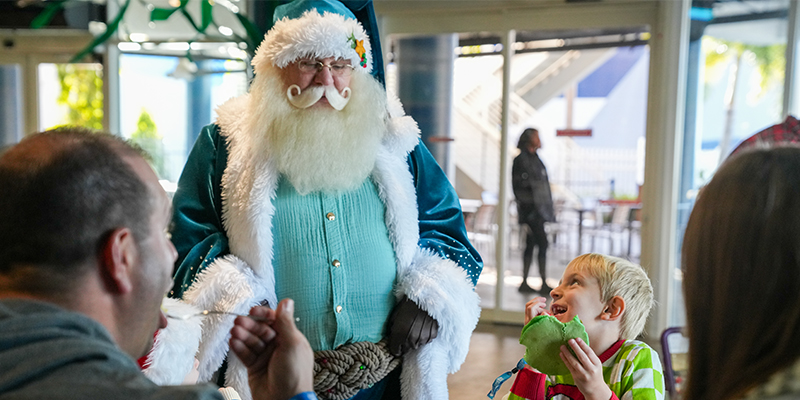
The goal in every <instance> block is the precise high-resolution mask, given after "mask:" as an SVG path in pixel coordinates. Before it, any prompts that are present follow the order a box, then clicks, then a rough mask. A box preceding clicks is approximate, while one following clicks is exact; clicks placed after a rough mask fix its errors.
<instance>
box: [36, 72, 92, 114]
mask: <svg viewBox="0 0 800 400" xmlns="http://www.w3.org/2000/svg"><path fill="white" fill-rule="evenodd" d="M38 73H39V79H38V83H39V89H38V90H39V129H40V130H46V129H51V128H55V127H57V126H61V125H77V126H82V127H85V128H89V129H97V130H102V129H103V66H102V65H101V64H45V63H43V64H39V66H38Z"/></svg>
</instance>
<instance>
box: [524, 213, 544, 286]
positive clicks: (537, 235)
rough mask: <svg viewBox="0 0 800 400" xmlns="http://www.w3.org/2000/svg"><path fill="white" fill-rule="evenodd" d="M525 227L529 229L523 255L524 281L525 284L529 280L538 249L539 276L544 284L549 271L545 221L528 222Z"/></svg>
mask: <svg viewBox="0 0 800 400" xmlns="http://www.w3.org/2000/svg"><path fill="white" fill-rule="evenodd" d="M525 225H527V227H528V229H526V233H525V251H524V252H523V253H522V281H523V282H525V279H527V278H528V272H529V271H530V269H531V262H532V261H533V248H534V247H538V248H539V252H538V254H537V256H538V257H537V260H538V262H539V275H540V276H541V277H542V283H544V279H545V277H546V271H547V269H546V266H547V233H545V231H544V221H543V220H540V219H536V220H533V221H528V222H527V223H526V224H525Z"/></svg>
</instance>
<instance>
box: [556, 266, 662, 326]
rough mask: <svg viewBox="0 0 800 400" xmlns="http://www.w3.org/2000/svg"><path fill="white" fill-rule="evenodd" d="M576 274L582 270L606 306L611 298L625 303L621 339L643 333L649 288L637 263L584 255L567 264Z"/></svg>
mask: <svg viewBox="0 0 800 400" xmlns="http://www.w3.org/2000/svg"><path fill="white" fill-rule="evenodd" d="M569 265H570V266H572V267H573V268H574V269H576V270H578V271H586V272H588V273H589V274H590V275H591V276H593V277H594V278H595V279H597V283H598V284H599V286H600V300H601V301H602V302H603V303H607V302H608V301H609V300H611V298H612V297H614V296H619V297H621V298H622V299H623V300H624V301H625V312H624V313H623V314H622V319H621V321H620V328H619V330H620V332H619V336H620V338H621V339H624V340H630V339H635V338H636V337H637V336H639V334H640V333H642V331H644V324H645V321H647V316H648V315H650V310H651V309H652V308H653V304H654V301H653V286H652V285H651V284H650V278H649V277H648V276H647V274H646V273H645V272H644V269H642V267H641V266H640V265H638V264H634V263H632V262H630V261H628V260H624V259H622V258H618V257H611V256H607V255H603V254H596V253H588V254H584V255H581V256H578V257H576V258H575V259H574V260H572V261H570V263H569Z"/></svg>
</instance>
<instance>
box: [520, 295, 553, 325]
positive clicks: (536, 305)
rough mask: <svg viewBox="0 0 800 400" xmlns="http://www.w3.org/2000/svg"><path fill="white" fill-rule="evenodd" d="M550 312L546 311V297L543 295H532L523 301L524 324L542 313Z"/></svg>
mask: <svg viewBox="0 0 800 400" xmlns="http://www.w3.org/2000/svg"><path fill="white" fill-rule="evenodd" d="M542 314H548V315H549V314H550V313H549V312H547V299H546V298H544V297H534V298H533V299H531V300H530V301H528V302H527V303H525V325H527V324H528V322H531V320H532V319H534V318H536V317H538V316H540V315H542Z"/></svg>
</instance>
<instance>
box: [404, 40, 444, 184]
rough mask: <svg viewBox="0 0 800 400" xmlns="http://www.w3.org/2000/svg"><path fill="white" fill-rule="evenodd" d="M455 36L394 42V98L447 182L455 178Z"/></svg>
mask: <svg viewBox="0 0 800 400" xmlns="http://www.w3.org/2000/svg"><path fill="white" fill-rule="evenodd" d="M457 45H458V35H456V34H446V35H437V36H425V37H409V38H402V39H399V40H398V41H397V47H396V49H395V60H396V61H395V62H396V64H397V76H398V90H397V96H398V97H399V98H400V101H402V102H403V107H404V108H405V110H406V114H408V115H410V116H412V117H413V118H414V119H415V120H416V121H417V123H418V124H419V128H420V130H421V131H422V141H423V142H424V143H425V145H426V146H427V147H428V149H429V150H430V151H431V154H433V157H434V158H436V161H437V162H439V165H440V166H441V167H442V169H443V170H444V172H445V174H447V177H448V178H449V179H450V181H451V182H452V181H454V179H455V159H454V158H453V157H452V156H451V153H452V141H453V138H452V134H451V132H450V125H451V121H450V120H451V118H452V106H453V105H452V103H453V99H452V97H453V64H454V63H455V53H454V49H455V47H456V46H457Z"/></svg>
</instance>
